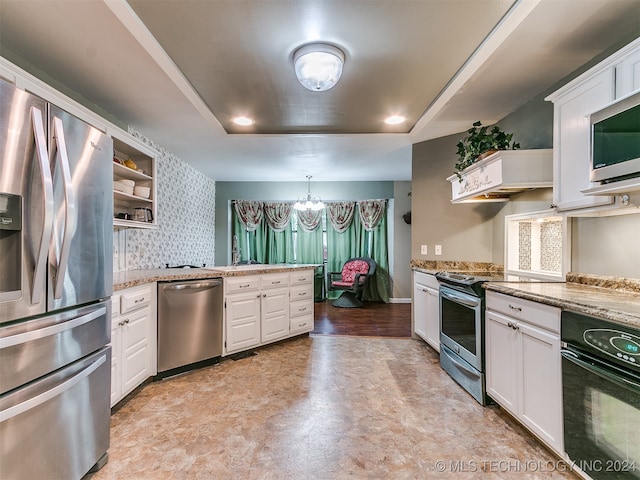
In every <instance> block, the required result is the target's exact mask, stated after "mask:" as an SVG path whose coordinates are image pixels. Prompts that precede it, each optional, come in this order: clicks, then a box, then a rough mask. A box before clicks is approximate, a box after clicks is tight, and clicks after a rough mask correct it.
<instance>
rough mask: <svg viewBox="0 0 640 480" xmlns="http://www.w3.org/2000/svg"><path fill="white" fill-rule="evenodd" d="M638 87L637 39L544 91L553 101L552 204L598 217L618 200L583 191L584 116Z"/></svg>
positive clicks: (586, 185) (587, 138)
mask: <svg viewBox="0 0 640 480" xmlns="http://www.w3.org/2000/svg"><path fill="white" fill-rule="evenodd" d="M639 88H640V39H637V40H636V41H634V42H632V43H631V44H629V45H627V46H626V47H624V48H623V49H621V50H619V51H618V52H616V53H615V54H613V55H611V56H610V57H608V58H607V59H606V60H604V61H602V62H600V63H599V64H597V65H596V66H594V67H593V68H591V69H589V70H588V71H586V72H585V73H583V74H582V75H580V76H579V77H577V78H575V79H574V80H572V81H571V82H569V83H568V84H567V85H565V86H564V87H562V88H561V89H559V90H557V91H556V92H554V93H553V94H551V95H549V96H548V97H547V98H546V100H548V101H551V102H553V105H554V119H553V124H554V126H553V203H554V205H555V206H556V208H557V210H558V211H560V212H567V214H569V215H572V214H573V215H590V214H593V215H599V214H602V213H603V212H605V211H609V212H610V211H611V210H612V209H613V208H614V207H616V206H617V205H618V203H619V199H618V198H616V197H614V196H612V195H586V194H584V193H583V191H584V190H588V189H590V188H593V187H596V186H597V185H598V184H595V183H592V182H591V181H590V180H589V171H590V148H591V131H590V119H589V116H590V115H591V114H592V113H594V112H596V111H598V110H601V109H602V108H603V107H605V106H606V105H607V104H609V103H611V102H612V101H614V100H615V99H616V98H619V97H622V96H624V95H627V94H629V93H631V92H633V91H635V90H637V89H639Z"/></svg>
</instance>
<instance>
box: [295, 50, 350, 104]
mask: <svg viewBox="0 0 640 480" xmlns="http://www.w3.org/2000/svg"><path fill="white" fill-rule="evenodd" d="M343 65H344V53H343V52H342V50H340V49H339V48H337V47H334V46H333V45H329V44H327V43H311V44H308V45H304V46H302V47H300V48H299V49H298V50H296V52H295V53H294V54H293V66H294V68H295V70H296V76H297V77H298V80H299V81H300V83H301V84H302V85H303V86H304V87H305V88H307V89H309V90H313V91H314V92H324V91H325V90H329V89H330V88H331V87H333V86H334V85H335V84H336V83H338V80H340V75H342V66H343Z"/></svg>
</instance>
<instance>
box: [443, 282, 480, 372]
mask: <svg viewBox="0 0 640 480" xmlns="http://www.w3.org/2000/svg"><path fill="white" fill-rule="evenodd" d="M482 336H483V333H482V299H481V298H479V297H475V296H473V295H468V294H466V293H463V292H459V291H458V290H454V289H451V288H448V287H446V286H444V285H441V286H440V342H441V343H442V344H444V345H446V346H447V347H449V348H450V349H451V350H453V351H454V352H455V353H457V354H458V355H459V356H460V358H462V359H464V360H466V361H467V362H468V363H469V364H470V365H472V366H473V367H475V368H476V369H477V370H478V371H480V372H482V371H484V369H483V365H482Z"/></svg>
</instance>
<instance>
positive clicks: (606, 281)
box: [410, 259, 640, 328]
mask: <svg viewBox="0 0 640 480" xmlns="http://www.w3.org/2000/svg"><path fill="white" fill-rule="evenodd" d="M410 265H411V268H412V269H413V270H414V271H417V272H423V273H428V274H432V275H434V274H436V273H438V272H439V271H442V270H448V271H469V272H472V271H483V270H489V271H492V270H496V271H498V270H501V269H502V266H501V265H495V264H491V263H481V262H463V261H433V260H416V259H413V260H411V264H410ZM483 286H484V288H485V289H486V290H490V291H494V292H499V293H504V294H506V295H511V296H514V297H518V298H523V299H525V300H531V301H534V302H538V303H544V304H547V305H552V306H555V307H559V308H562V309H564V310H572V311H575V312H579V313H583V314H586V315H593V316H596V317H600V318H603V319H605V320H610V321H612V322H615V323H620V324H623V325H624V324H626V325H630V326H633V327H636V328H640V279H634V278H624V277H609V276H600V275H590V274H583V273H575V272H570V273H568V274H567V281H566V283H565V282H544V281H542V282H487V283H485V284H484V285H483Z"/></svg>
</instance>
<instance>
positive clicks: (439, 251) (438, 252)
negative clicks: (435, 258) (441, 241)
mask: <svg viewBox="0 0 640 480" xmlns="http://www.w3.org/2000/svg"><path fill="white" fill-rule="evenodd" d="M436 255H442V245H436Z"/></svg>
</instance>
